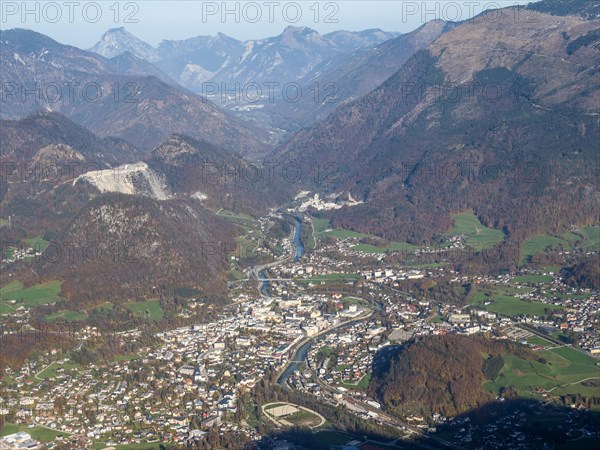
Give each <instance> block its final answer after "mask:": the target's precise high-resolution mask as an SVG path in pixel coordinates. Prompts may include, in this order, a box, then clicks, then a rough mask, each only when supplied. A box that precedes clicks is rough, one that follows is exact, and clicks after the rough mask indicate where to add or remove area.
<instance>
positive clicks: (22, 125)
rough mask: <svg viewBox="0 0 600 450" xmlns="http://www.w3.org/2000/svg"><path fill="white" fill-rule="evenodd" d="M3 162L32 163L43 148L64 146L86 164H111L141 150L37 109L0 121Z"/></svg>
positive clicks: (130, 159)
mask: <svg viewBox="0 0 600 450" xmlns="http://www.w3.org/2000/svg"><path fill="white" fill-rule="evenodd" d="M0 129H1V130H2V139H1V140H0V155H1V159H2V161H5V162H8V161H15V162H25V163H31V162H32V160H33V158H34V156H35V155H36V154H37V152H39V151H40V149H42V148H43V147H47V146H50V145H54V144H61V145H67V146H69V147H71V148H73V149H74V150H75V151H77V152H79V153H80V154H81V155H82V157H83V158H84V159H85V160H86V161H87V162H89V163H95V164H97V166H96V167H98V168H100V167H101V166H105V167H111V166H115V165H118V164H123V163H126V162H134V161H138V160H139V159H141V158H142V154H141V152H140V151H139V150H138V149H137V148H135V147H134V146H132V145H131V144H129V143H128V142H126V141H123V140H121V139H117V138H104V139H102V138H99V137H97V136H96V135H94V134H93V133H91V132H90V131H89V130H87V129H86V128H84V127H82V126H80V125H77V124H76V123H75V122H73V121H71V120H69V119H68V118H66V117H65V116H63V115H61V114H57V113H48V112H39V113H34V114H31V115H30V116H28V117H26V118H24V119H20V120H2V121H0Z"/></svg>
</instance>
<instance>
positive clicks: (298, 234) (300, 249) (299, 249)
mask: <svg viewBox="0 0 600 450" xmlns="http://www.w3.org/2000/svg"><path fill="white" fill-rule="evenodd" d="M294 220H295V222H296V229H295V231H294V246H295V247H296V254H295V255H294V258H295V259H296V261H299V260H300V258H302V256H303V255H304V244H303V243H302V219H300V218H299V217H294Z"/></svg>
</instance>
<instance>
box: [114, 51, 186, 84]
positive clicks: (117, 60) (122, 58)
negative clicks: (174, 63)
mask: <svg viewBox="0 0 600 450" xmlns="http://www.w3.org/2000/svg"><path fill="white" fill-rule="evenodd" d="M108 62H109V64H110V65H111V66H112V67H113V68H114V69H115V71H116V72H119V73H122V74H124V75H131V76H140V77H156V78H158V79H159V80H161V81H164V82H165V83H167V84H170V85H172V86H177V82H176V81H174V80H173V79H172V78H171V77H169V76H168V75H167V74H165V73H164V72H163V71H162V70H160V69H159V68H158V67H156V66H155V65H154V64H152V63H150V62H148V61H146V60H145V59H141V58H138V57H137V56H135V55H134V54H133V53H131V52H129V51H127V52H124V53H121V54H119V55H117V56H115V57H113V58H111V59H109V60H108Z"/></svg>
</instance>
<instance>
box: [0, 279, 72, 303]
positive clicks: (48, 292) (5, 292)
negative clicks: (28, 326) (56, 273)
mask: <svg viewBox="0 0 600 450" xmlns="http://www.w3.org/2000/svg"><path fill="white" fill-rule="evenodd" d="M60 286H61V282H60V281H59V280H51V281H46V282H44V283H40V284H36V285H34V286H31V287H28V288H26V287H24V286H23V283H22V282H21V281H19V280H14V281H11V282H10V283H8V284H6V285H4V286H3V287H2V288H0V297H2V300H1V301H0V306H2V304H3V303H4V304H5V305H7V304H8V303H7V302H8V301H11V300H14V301H15V302H16V303H15V304H14V305H12V306H13V307H15V308H16V307H19V306H26V307H34V306H38V305H45V304H49V303H54V302H56V301H58V300H60V299H61V297H60V296H59V295H58V294H59V292H60ZM4 309H5V308H3V309H2V310H4ZM0 311H1V310H0Z"/></svg>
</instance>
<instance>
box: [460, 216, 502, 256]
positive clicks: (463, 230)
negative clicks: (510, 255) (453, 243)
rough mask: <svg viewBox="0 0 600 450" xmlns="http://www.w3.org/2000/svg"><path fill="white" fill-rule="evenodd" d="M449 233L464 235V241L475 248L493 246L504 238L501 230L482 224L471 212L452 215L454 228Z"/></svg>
mask: <svg viewBox="0 0 600 450" xmlns="http://www.w3.org/2000/svg"><path fill="white" fill-rule="evenodd" d="M450 235H451V236H457V235H466V236H467V238H466V241H465V243H466V244H467V245H469V246H471V247H474V248H475V249H485V248H489V247H493V246H494V245H496V244H498V243H500V242H502V241H503V240H504V233H503V232H502V231H501V230H496V229H494V228H488V227H486V226H484V225H483V224H482V223H481V222H480V221H479V219H478V218H477V216H475V214H473V213H472V212H464V213H461V214H456V215H454V228H453V229H452V231H451V232H450Z"/></svg>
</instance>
